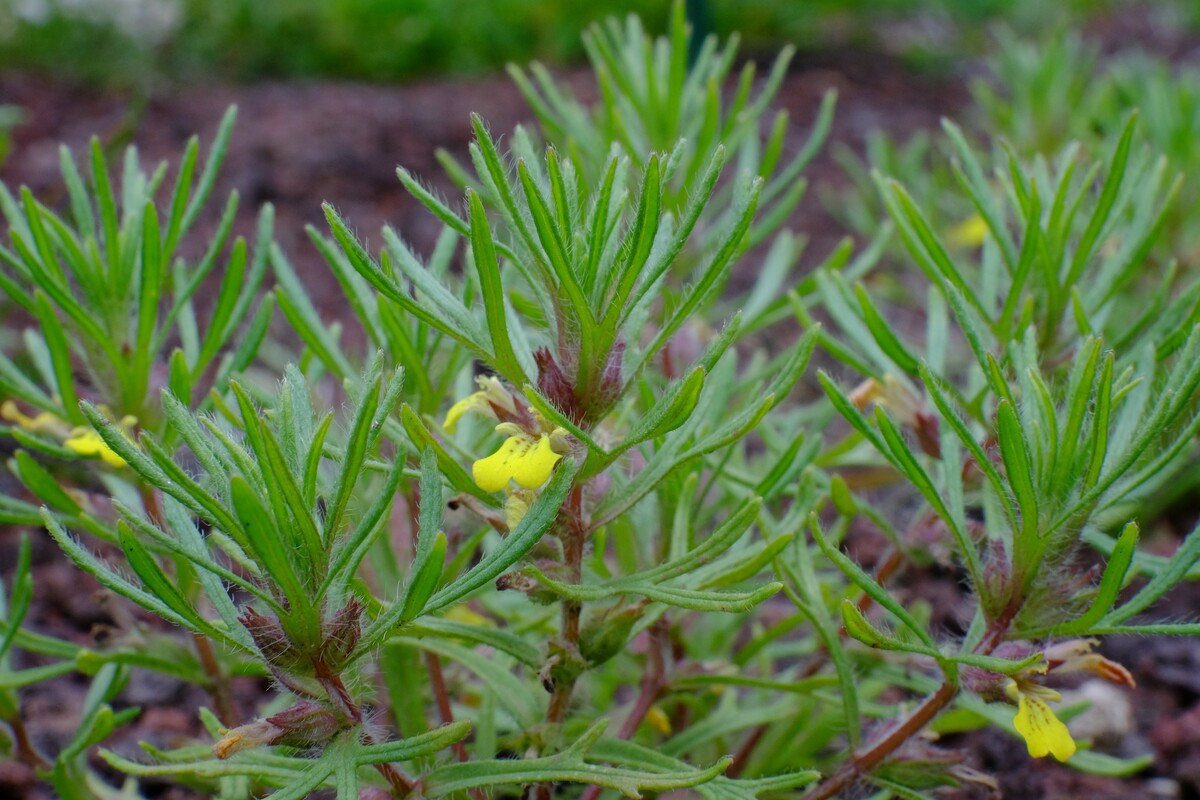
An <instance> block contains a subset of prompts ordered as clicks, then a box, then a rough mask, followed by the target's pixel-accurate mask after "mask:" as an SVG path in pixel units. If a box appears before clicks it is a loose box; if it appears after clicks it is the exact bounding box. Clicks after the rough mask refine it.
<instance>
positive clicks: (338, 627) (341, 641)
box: [321, 597, 363, 670]
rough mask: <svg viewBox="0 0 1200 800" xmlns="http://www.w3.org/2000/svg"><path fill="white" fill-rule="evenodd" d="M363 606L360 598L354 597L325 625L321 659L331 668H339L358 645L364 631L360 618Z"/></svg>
mask: <svg viewBox="0 0 1200 800" xmlns="http://www.w3.org/2000/svg"><path fill="white" fill-rule="evenodd" d="M362 612H363V607H362V603H360V602H359V601H358V598H355V597H352V598H350V601H349V602H348V603H346V605H344V606H342V608H341V609H339V610H338V612H337V613H336V614H334V615H333V618H332V619H331V620H329V621H328V622H327V623H325V625H324V626H323V634H324V638H323V641H322V643H321V660H322V661H324V662H325V664H326V666H328V667H329V668H331V669H335V670H336V669H337V668H338V667H340V666H341V665H342V664H344V663H346V661H347V659H349V658H350V656H351V655H352V654H353V653H354V648H355V647H356V646H357V645H358V638H359V635H360V634H361V633H362V626H361V624H360V620H361V619H362Z"/></svg>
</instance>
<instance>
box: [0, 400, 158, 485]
mask: <svg viewBox="0 0 1200 800" xmlns="http://www.w3.org/2000/svg"><path fill="white" fill-rule="evenodd" d="M0 417H3V418H4V419H6V420H8V421H9V422H15V423H16V424H17V425H19V426H21V427H22V428H24V429H25V430H27V431H32V432H33V433H42V434H47V435H49V436H53V437H55V438H57V439H61V440H62V443H63V447H65V448H67V449H68V450H71V451H73V452H75V453H77V454H79V455H81V456H99V457H100V458H102V459H103V460H104V463H106V464H108V465H110V466H113V467H116V468H118V469H119V468H121V467H123V466H125V459H123V458H121V457H120V456H119V455H117V454H116V453H115V452H114V451H113V449H112V448H111V447H109V446H108V445H107V444H105V443H104V440H103V439H101V438H100V434H98V433H96V432H95V431H94V430H92V429H91V428H85V427H83V426H80V427H77V428H72V427H71V425H70V423H69V422H67V421H66V420H64V419H62V418H61V417H58V416H55V415H54V414H52V413H50V412H49V411H43V412H41V413H40V414H38V415H37V416H36V417H30V416H29V415H27V414H25V413H23V412H22V411H21V409H19V408H17V404H16V403H14V402H13V401H12V400H5V401H4V403H3V404H0ZM136 425H137V418H136V417H129V416H127V417H125V418H123V419H122V420H121V421H120V423H119V427H120V428H121V430H122V431H124V432H125V433H126V435H128V433H129V431H131V430H133V428H134V426H136Z"/></svg>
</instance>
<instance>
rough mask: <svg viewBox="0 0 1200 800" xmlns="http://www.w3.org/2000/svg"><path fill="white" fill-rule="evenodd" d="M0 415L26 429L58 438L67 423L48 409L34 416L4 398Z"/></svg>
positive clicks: (0, 407) (0, 406)
mask: <svg viewBox="0 0 1200 800" xmlns="http://www.w3.org/2000/svg"><path fill="white" fill-rule="evenodd" d="M0 417H3V418H4V419H6V420H8V421H9V422H15V423H16V424H17V425H19V426H21V427H22V428H24V429H25V430H27V431H32V432H33V433H48V434H51V435H53V436H57V437H60V438H61V437H62V435H63V432H64V431H66V429H67V423H66V422H65V421H64V420H62V419H60V418H58V417H56V416H55V415H54V414H51V413H50V412H49V411H42V412H41V413H39V414H38V415H37V416H36V417H31V416H29V415H28V414H25V413H22V411H21V409H19V408H17V404H16V403H14V402H13V401H12V400H5V401H4V403H3V404H2V405H0Z"/></svg>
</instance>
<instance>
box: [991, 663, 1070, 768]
mask: <svg viewBox="0 0 1200 800" xmlns="http://www.w3.org/2000/svg"><path fill="white" fill-rule="evenodd" d="M1007 691H1008V696H1009V697H1010V698H1011V699H1013V700H1016V701H1017V715H1016V717H1014V718H1013V727H1014V728H1016V729H1017V733H1019V734H1021V736H1023V737H1024V738H1025V745H1026V747H1028V748H1029V755H1031V756H1033V757H1034V758H1044V757H1046V756H1047V755H1052V756H1054V757H1055V758H1056V759H1058V760H1059V761H1066V760H1067V759H1068V758H1070V757H1071V756H1073V755H1075V740H1074V739H1072V738H1071V732H1070V731H1069V730H1067V726H1066V724H1065V723H1063V721H1062V720H1061V719H1059V718H1058V717H1057V716H1055V715H1054V711H1053V710H1052V709H1051V708H1050V705H1049V704H1048V703H1047V702H1046V700H1059V699H1061V695H1059V693H1058V692H1056V691H1054V690H1053V689H1047V688H1046V687H1044V686H1038V685H1037V684H1024V683H1018V682H1017V681H1015V680H1013V681H1009V682H1008V689H1007Z"/></svg>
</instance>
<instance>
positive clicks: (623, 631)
mask: <svg viewBox="0 0 1200 800" xmlns="http://www.w3.org/2000/svg"><path fill="white" fill-rule="evenodd" d="M644 609H645V605H644V604H639V605H636V606H632V607H630V608H626V609H622V610H620V611H617V610H616V609H615V608H613V609H608V610H607V611H604V612H603V613H601V614H598V615H594V616H592V617H591V618H590V619H588V620H587V621H586V622H585V623H584V625H583V629H582V630H581V631H580V633H579V654H580V655H582V656H583V657H584V658H585V659H587V660H588V662H590V663H591V664H592V665H593V666H595V665H597V664H603V663H604V662H605V661H608V660H609V659H610V658H612V657H613V656H615V655H616V654H617V653H619V652H621V651H622V650H623V649H625V643H626V642H628V641H629V634H630V632H631V631H632V630H633V626H634V624H635V623H636V622H637V621H638V620H639V619H641V617H642V612H643V610H644Z"/></svg>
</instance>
